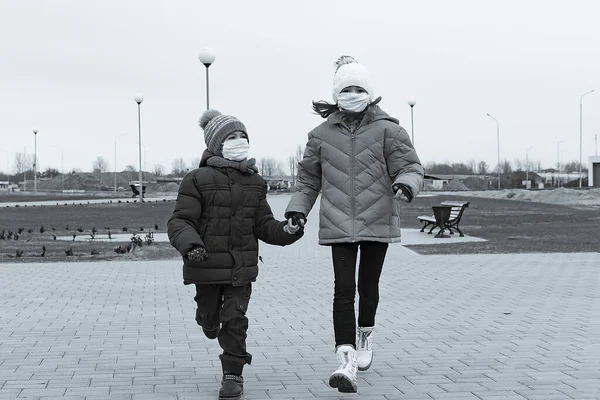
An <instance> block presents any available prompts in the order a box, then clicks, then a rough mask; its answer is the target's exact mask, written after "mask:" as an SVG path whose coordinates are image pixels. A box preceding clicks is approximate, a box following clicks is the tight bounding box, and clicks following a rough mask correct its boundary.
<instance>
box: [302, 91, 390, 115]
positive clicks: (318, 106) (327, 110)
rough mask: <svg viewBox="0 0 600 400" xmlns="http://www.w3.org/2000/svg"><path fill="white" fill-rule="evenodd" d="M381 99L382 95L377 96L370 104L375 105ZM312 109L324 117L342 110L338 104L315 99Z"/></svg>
mask: <svg viewBox="0 0 600 400" xmlns="http://www.w3.org/2000/svg"><path fill="white" fill-rule="evenodd" d="M380 101H381V96H379V97H378V98H376V99H375V100H373V101H372V102H371V103H370V104H369V106H374V105H376V104H377V103H379V102H380ZM312 109H313V111H314V112H315V114H319V115H320V116H321V117H323V118H327V117H329V116H330V115H331V114H333V113H334V112H336V111H339V110H340V108H339V106H338V105H337V104H331V103H328V102H326V101H325V100H321V101H313V102H312Z"/></svg>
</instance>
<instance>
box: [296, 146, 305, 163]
mask: <svg viewBox="0 0 600 400" xmlns="http://www.w3.org/2000/svg"><path fill="white" fill-rule="evenodd" d="M303 157H304V146H302V145H301V144H299V145H298V146H297V147H296V162H300V161H301V160H302V158H303Z"/></svg>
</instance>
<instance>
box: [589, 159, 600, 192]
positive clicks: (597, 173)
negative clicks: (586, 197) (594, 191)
mask: <svg viewBox="0 0 600 400" xmlns="http://www.w3.org/2000/svg"><path fill="white" fill-rule="evenodd" d="M588 171H590V174H589V179H588V186H591V187H600V156H593V157H590V158H589V161H588Z"/></svg>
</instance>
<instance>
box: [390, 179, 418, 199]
mask: <svg viewBox="0 0 600 400" xmlns="http://www.w3.org/2000/svg"><path fill="white" fill-rule="evenodd" d="M393 189H394V193H395V195H394V199H396V200H401V201H404V202H406V203H410V202H411V200H412V198H413V196H412V193H411V192H410V189H409V188H408V187H407V186H406V185H403V184H401V183H398V184H395V185H394V186H393Z"/></svg>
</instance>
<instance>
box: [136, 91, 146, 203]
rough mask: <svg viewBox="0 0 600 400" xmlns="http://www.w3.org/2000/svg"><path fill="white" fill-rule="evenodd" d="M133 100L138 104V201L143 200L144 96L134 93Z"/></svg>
mask: <svg viewBox="0 0 600 400" xmlns="http://www.w3.org/2000/svg"><path fill="white" fill-rule="evenodd" d="M134 100H135V102H136V103H137V105H138V143H139V146H138V148H139V155H140V174H139V178H140V187H139V191H140V202H142V203H143V202H144V185H143V183H142V107H141V105H142V101H144V96H142V95H141V94H139V93H138V94H136V95H135V98H134Z"/></svg>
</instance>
